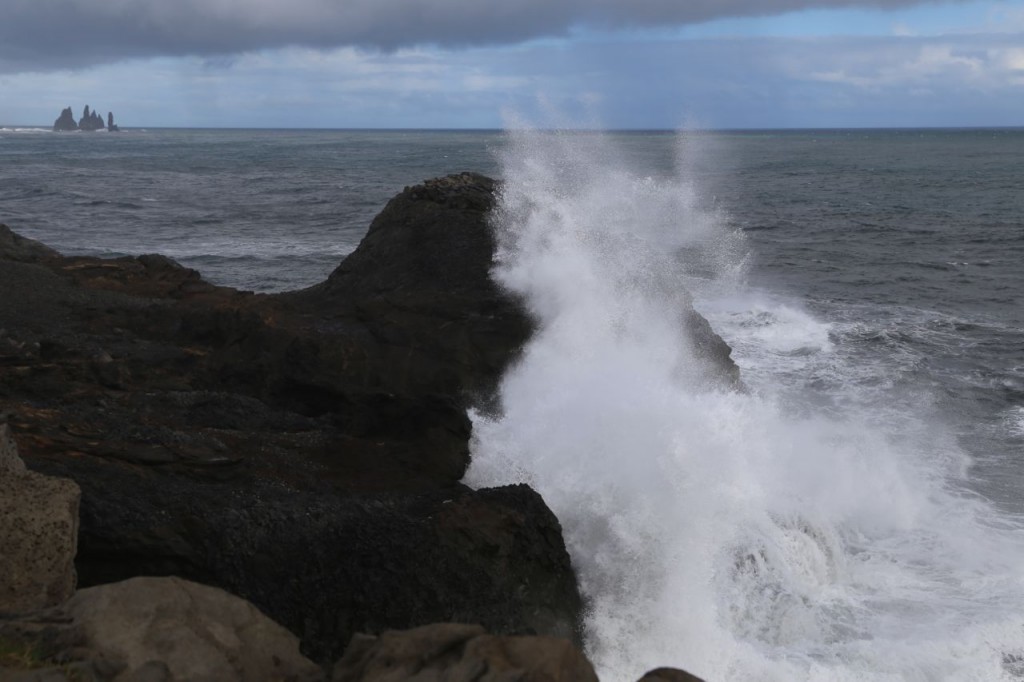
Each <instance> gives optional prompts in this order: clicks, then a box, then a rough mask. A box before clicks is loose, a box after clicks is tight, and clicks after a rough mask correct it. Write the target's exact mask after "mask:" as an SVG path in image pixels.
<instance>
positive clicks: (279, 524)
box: [0, 174, 736, 662]
mask: <svg viewBox="0 0 1024 682" xmlns="http://www.w3.org/2000/svg"><path fill="white" fill-rule="evenodd" d="M494 189H495V186H494V182H493V181H492V180H490V179H488V178H485V177H483V176H479V175H473V174H462V175H458V176H451V177H448V178H442V179H438V180H433V181H428V182H426V183H424V184H421V185H417V186H415V187H411V188H407V189H406V190H405V191H403V192H402V193H401V194H399V195H398V196H397V197H395V198H394V199H393V200H392V201H391V202H389V204H388V205H387V207H385V209H384V210H383V211H382V212H381V214H380V215H379V216H378V217H377V218H376V219H375V220H374V222H373V224H372V226H371V228H370V230H369V232H368V234H367V236H366V238H365V239H364V240H363V242H362V244H361V245H360V246H359V248H358V249H357V250H356V251H355V252H354V253H353V254H352V255H351V256H349V257H348V258H346V259H345V261H344V262H343V263H342V264H341V265H340V266H339V267H338V269H337V270H336V271H335V272H334V273H333V274H332V275H331V276H330V277H329V278H328V280H327V281H325V282H324V283H322V284H320V285H318V286H315V287H312V288H310V289H307V290H304V291H299V292H293V293H289V294H282V295H274V296H266V295H253V294H250V293H245V292H239V291H235V290H233V289H228V288H224V287H217V286H214V285H211V284H209V283H207V282H205V281H204V280H203V279H202V278H201V277H200V276H199V274H198V273H196V272H195V271H192V270H189V269H186V268H183V267H181V266H180V265H178V264H176V263H174V262H173V261H171V260H169V259H167V258H164V257H161V256H153V255H150V256H139V257H137V258H120V259H114V260H101V259H95V258H85V257H63V256H61V255H59V254H58V253H56V252H54V251H53V250H51V249H49V248H47V247H45V246H43V245H41V244H38V243H36V242H33V241H31V240H27V239H24V238H22V237H20V236H18V235H17V234H15V233H13V232H11V231H10V230H9V229H8V228H6V227H3V226H0V291H3V292H4V293H5V296H4V304H3V305H2V306H0V415H4V416H5V418H6V420H7V422H8V423H9V425H10V427H11V432H12V433H13V435H14V438H15V440H16V441H17V442H18V445H19V446H20V449H21V452H22V455H23V456H24V458H25V460H26V462H27V464H28V467H29V468H30V469H32V470H35V471H39V472H43V473H47V474H52V475H59V476H62V477H66V478H70V479H72V480H73V481H75V482H76V483H77V485H78V486H80V488H81V519H80V523H81V530H80V535H79V544H78V558H77V561H76V566H77V570H78V579H79V583H80V584H81V585H83V586H89V585H98V584H102V583H110V582H114V581H120V580H124V579H128V578H132V577H135V576H144V575H148V576H169V575H175V576H180V577H183V578H187V579H190V580H194V581H198V582H201V583H205V584H208V585H213V586H217V587H221V588H223V589H226V590H228V591H229V592H232V593H234V594H236V595H240V596H242V597H244V598H246V599H248V600H250V601H252V602H253V603H254V604H255V605H256V606H258V607H259V608H260V609H261V610H262V611H264V612H265V613H267V614H268V615H269V616H271V617H272V618H274V619H275V620H276V621H278V622H280V623H281V624H282V625H284V626H285V627H286V628H288V629H289V630H291V631H292V632H294V633H296V634H297V635H299V636H300V637H301V638H302V644H303V650H304V651H305V652H306V653H307V654H309V655H311V656H313V657H314V658H316V659H317V660H319V661H322V662H323V661H330V660H333V659H334V658H336V657H337V656H338V655H339V654H340V652H341V649H342V647H343V646H344V643H345V642H347V641H348V639H349V638H350V637H351V636H352V635H353V633H355V632H358V631H366V632H381V631H383V630H385V629H389V628H407V627H414V626H419V625H423V624H426V623H432V622H438V621H461V622H475V623H481V624H482V625H483V626H485V627H486V628H488V629H489V630H490V631H492V632H495V633H498V634H522V633H536V634H544V635H559V636H565V637H569V638H570V639H573V640H575V641H577V642H578V641H579V637H580V633H579V619H580V612H581V608H582V604H581V599H580V595H579V592H578V589H577V586H576V582H575V578H574V575H573V572H572V566H571V564H570V560H569V556H568V554H567V552H566V550H565V547H564V544H563V541H562V537H561V530H560V527H559V524H558V521H557V519H556V518H555V517H554V516H553V515H552V513H551V512H550V511H549V510H548V508H547V507H546V506H545V504H544V502H543V500H541V499H540V497H539V496H538V495H537V494H536V493H535V492H533V491H532V490H530V489H529V488H528V487H526V486H511V487H504V488H497V489H489V490H471V489H469V488H467V487H465V486H463V485H462V484H461V483H460V479H461V477H462V475H463V473H464V471H465V469H466V466H467V465H468V461H469V445H468V444H469V436H470V424H469V421H468V420H467V417H466V412H465V410H466V407H467V406H468V405H470V404H478V403H480V402H481V401H487V400H489V399H490V398H491V397H492V396H493V391H494V388H495V386H496V384H497V381H498V379H499V378H500V376H501V374H502V372H503V371H504V369H505V367H506V366H507V365H508V363H509V362H511V361H512V360H513V359H514V358H515V356H516V354H517V353H518V351H519V349H520V348H521V347H522V345H523V344H524V343H525V342H526V340H527V339H528V338H529V335H530V334H531V332H532V322H531V320H530V319H529V317H528V315H527V314H526V313H525V311H524V310H523V308H522V306H521V305H520V304H519V302H518V301H516V300H515V299H513V298H511V297H510V296H508V295H507V294H506V293H505V292H503V291H502V290H500V289H499V288H498V287H497V286H496V285H495V284H494V283H493V282H492V281H491V279H490V277H489V275H488V273H489V269H490V266H491V261H492V257H493V250H494V241H493V237H492V235H491V232H490V228H489V226H488V222H487V216H488V212H489V211H490V209H491V208H492V206H493V203H494ZM681 313H683V314H686V315H691V316H697V313H696V312H694V311H692V310H687V311H681ZM698 317H699V316H698ZM701 319H702V318H701ZM687 328H688V329H690V330H691V331H690V332H689V333H692V334H694V335H696V336H695V341H696V342H697V344H696V345H698V347H703V348H705V349H707V352H706V357H707V361H708V362H709V363H712V365H713V366H715V367H717V368H718V370H719V372H720V373H721V376H722V377H723V380H724V381H733V380H734V377H735V374H736V370H735V365H733V364H732V362H731V360H730V359H729V350H728V346H726V345H725V344H724V342H722V341H721V339H719V338H718V337H717V336H716V335H715V334H714V332H713V331H711V329H710V327H709V326H708V325H707V324H706V322H705V323H703V324H691V325H688V327H687Z"/></svg>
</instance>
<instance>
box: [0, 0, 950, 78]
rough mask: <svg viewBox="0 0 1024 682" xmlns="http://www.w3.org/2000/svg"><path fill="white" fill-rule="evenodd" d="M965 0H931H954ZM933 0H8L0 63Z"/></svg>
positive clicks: (548, 30) (531, 30) (395, 42)
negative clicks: (286, 0)
mask: <svg viewBox="0 0 1024 682" xmlns="http://www.w3.org/2000/svg"><path fill="white" fill-rule="evenodd" d="M964 1H966V0H944V2H943V1H942V0H930V4H951V3H955V2H964ZM927 2H929V0H501V1H488V0H430V2H426V1H425V0H288V2H281V0H46V1H45V2H44V1H42V0H5V8H4V10H3V21H2V22H0V68H5V69H7V70H12V69H18V70H24V69H35V70H49V69H54V68H77V67H80V66H82V65H88V64H94V63H102V62H111V61H117V60H120V59H124V58H130V57H147V56H158V55H167V56H182V55H213V54H234V53H240V52H246V51H259V50H263V49H270V48H281V47H286V46H290V45H300V46H306V47H314V48H323V49H326V48H333V47H340V46H346V45H349V46H359V47H364V48H365V47H370V48H382V49H386V50H391V49H396V48H399V47H408V46H413V45H426V44H429V45H441V46H449V47H451V46H466V45H486V44H498V43H506V44H507V43H515V42H520V41H523V40H526V39H531V38H537V37H543V36H558V35H566V34H567V32H569V31H570V30H571V29H572V28H574V27H579V26H592V27H606V28H613V29H614V28H628V27H657V26H679V25H683V24H688V23H695V22H703V21H708V20H711V19H716V18H723V17H743V16H767V15H772V14H780V13H785V12H792V11H798V10H802V9H807V8H840V7H865V8H895V7H905V6H910V5H916V4H922V3H927Z"/></svg>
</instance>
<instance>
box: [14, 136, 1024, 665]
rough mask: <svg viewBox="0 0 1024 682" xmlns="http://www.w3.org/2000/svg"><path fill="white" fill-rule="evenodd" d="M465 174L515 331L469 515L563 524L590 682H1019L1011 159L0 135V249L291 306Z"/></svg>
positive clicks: (999, 153)
mask: <svg viewBox="0 0 1024 682" xmlns="http://www.w3.org/2000/svg"><path fill="white" fill-rule="evenodd" d="M463 170H474V171H479V172H482V173H485V174H490V175H494V176H496V177H500V178H502V179H503V180H504V185H503V187H504V189H503V192H502V196H501V200H500V202H499V208H498V210H497V211H496V213H495V216H494V224H495V229H496V230H497V231H498V235H499V245H500V249H499V258H498V261H497V263H496V265H495V270H494V276H495V277H496V278H497V279H498V280H499V281H500V282H501V283H502V284H503V285H505V286H507V287H509V288H510V289H512V290H514V291H517V292H519V293H520V294H522V295H523V296H525V297H526V300H527V301H528V302H529V305H530V307H531V310H532V312H533V313H534V315H535V316H536V317H537V319H538V321H539V323H540V331H539V332H538V333H537V334H536V336H535V338H534V339H533V340H532V341H531V343H530V345H529V346H528V348H527V349H526V350H525V352H524V356H523V358H522V360H521V362H519V363H518V364H517V365H516V366H515V367H514V368H512V369H511V370H510V371H509V372H508V375H507V376H506V377H505V379H504V381H503V384H502V404H503V411H502V414H501V415H500V416H497V417H495V416H488V415H483V414H476V413H473V414H471V417H472V418H473V420H474V434H475V435H474V442H473V464H472V466H471V468H470V471H469V473H468V474H467V482H468V483H469V484H471V485H474V486H484V485H499V484H505V483H512V482H520V481H525V482H528V483H530V484H531V485H532V486H534V487H535V488H536V489H537V490H538V491H540V492H541V494H542V495H543V496H544V498H545V500H546V501H547V502H548V504H549V505H550V506H551V507H552V509H553V510H554V511H555V513H556V514H557V515H558V517H559V519H560V521H561V523H562V525H563V528H564V531H565V536H566V542H567V545H568V546H569V549H570V553H571V554H572V557H573V562H574V565H575V567H576V570H577V572H578V574H579V578H580V582H581V586H582V589H583V591H584V593H585V596H586V599H587V602H588V611H587V620H586V640H587V648H588V654H589V655H590V656H591V657H592V659H593V660H594V662H595V664H596V666H597V668H598V672H599V674H600V675H601V677H602V679H604V680H632V679H636V678H638V677H639V676H640V674H641V673H642V672H644V670H646V669H649V668H652V667H655V666H658V665H674V666H678V667H683V668H686V669H688V670H690V671H691V672H693V673H695V674H698V675H701V676H703V677H705V678H706V679H707V680H709V682H713V681H716V680H779V681H783V680H785V681H789V680H1000V679H1006V680H1013V679H1024V495H1022V491H1024V304H1022V302H1021V301H1022V299H1024V266H1022V262H1024V192H1021V191H1020V186H1021V183H1022V182H1024V130H1021V129H1009V130H994V129H993V130H803V131H742V132H700V131H690V132H679V133H673V132H650V133H644V132H629V133H596V132H538V131H528V130H518V131H512V132H507V133H504V132H500V131H286V130H282V131H251V130H158V129H154V130H140V129H130V130H125V131H123V132H121V133H118V134H110V133H94V134H83V133H72V134H53V133H50V132H48V131H46V130H42V129H32V128H18V129H14V128H4V129H0V222H3V223H6V224H7V225H9V226H10V227H11V228H12V229H14V230H15V231H17V232H19V233H21V234H23V235H25V236H28V237H32V238H34V239H39V240H41V241H43V242H45V243H47V244H49V245H50V246H53V247H55V248H57V249H58V250H61V251H62V252H64V253H68V254H88V255H99V256H115V255H124V254H140V253H149V252H159V253H163V254H166V255H169V256H171V257H173V258H175V259H177V260H178V261H180V262H181V263H183V264H185V265H187V266H189V267H193V268H195V269H197V270H199V271H200V272H201V273H202V274H203V275H204V276H205V277H207V278H208V279H209V280H211V281H213V282H216V283H220V284H226V285H231V286H236V287H240V288H244V289H250V290H255V291H263V292H272V291H283V290H289V289H295V288H301V287H304V286H309V285H311V284H314V283H316V282H318V281H320V280H322V279H323V278H324V277H326V275H327V274H328V273H329V272H330V271H331V270H332V269H333V268H334V267H335V266H336V265H337V263H338V262H339V261H340V260H341V259H342V258H343V257H344V256H345V254H347V253H349V252H350V251H351V250H352V249H354V248H355V246H356V245H357V244H358V242H359V240H360V238H361V237H362V235H363V234H364V233H365V231H366V229H367V227H368V225H369V222H370V220H371V219H372V218H373V216H374V215H375V214H376V213H377V212H378V211H379V210H380V209H381V208H382V207H383V205H384V204H385V203H386V201H387V200H388V199H389V198H390V197H391V196H393V195H394V194H395V193H397V192H398V191H400V190H401V189H402V188H403V187H404V186H407V185H412V184H415V183H417V182H419V181H421V180H424V179H426V178H429V177H433V176H437V175H442V174H446V173H451V172H458V171H463ZM686 292H689V294H687V293H686ZM689 295H692V297H693V302H694V305H695V307H697V309H698V310H700V311H701V312H702V313H703V314H704V315H705V316H706V317H707V318H708V319H709V320H710V322H711V324H712V325H713V326H714V327H715V329H716V330H717V331H718V332H719V333H720V334H721V335H722V336H723V338H725V339H726V341H728V342H729V344H730V345H731V346H732V348H733V349H734V352H733V357H734V359H735V360H736V362H737V364H738V365H739V366H740V368H741V372H742V377H743V382H744V384H745V388H744V390H742V391H725V390H723V389H721V388H716V387H715V386H714V385H713V384H710V383H708V382H704V381H700V380H699V377H696V376H695V374H694V372H692V371H687V369H688V368H689V367H691V366H692V357H691V356H692V353H691V352H690V349H688V348H687V347H686V345H685V343H684V342H683V336H684V335H682V334H681V333H680V330H679V327H678V324H679V315H678V311H679V310H680V308H681V306H683V305H685V304H686V301H687V300H688V296H689ZM0 300H2V299H0ZM0 304H2V303H0Z"/></svg>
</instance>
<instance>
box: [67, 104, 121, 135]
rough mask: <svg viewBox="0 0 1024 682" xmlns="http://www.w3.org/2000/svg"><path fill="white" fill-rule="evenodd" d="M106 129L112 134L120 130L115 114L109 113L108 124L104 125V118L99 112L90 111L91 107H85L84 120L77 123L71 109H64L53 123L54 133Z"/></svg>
mask: <svg viewBox="0 0 1024 682" xmlns="http://www.w3.org/2000/svg"><path fill="white" fill-rule="evenodd" d="M103 128H106V129H107V130H109V131H110V132H117V131H118V130H120V128H118V127H117V125H116V124H115V123H114V114H113V113H112V112H108V113H107V122H106V124H104V123H103V116H101V115H100V113H99V112H98V111H90V110H89V105H88V104H86V105H85V109H84V110H83V111H82V118H81V119H79V120H78V121H77V122H76V121H75V115H74V114H73V113H72V111H71V107H68V108H67V109H64V110H63V111H62V112H60V116H59V117H58V118H57V120H56V121H54V122H53V131H54V132H67V131H71V130H87V131H91V130H101V129H103Z"/></svg>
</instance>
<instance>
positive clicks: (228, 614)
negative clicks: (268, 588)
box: [64, 578, 323, 682]
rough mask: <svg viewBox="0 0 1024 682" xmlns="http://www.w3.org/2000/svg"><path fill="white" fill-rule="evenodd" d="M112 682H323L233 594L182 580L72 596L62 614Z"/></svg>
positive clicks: (289, 640) (276, 629) (289, 638)
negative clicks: (104, 663) (108, 667)
mask: <svg viewBox="0 0 1024 682" xmlns="http://www.w3.org/2000/svg"><path fill="white" fill-rule="evenodd" d="M64 611H66V613H67V614H68V615H69V616H70V617H71V618H72V619H73V622H74V628H75V629H76V630H77V632H78V633H79V635H80V636H81V638H82V641H81V644H80V647H81V648H85V649H88V650H90V651H91V655H92V656H94V657H98V658H109V659H114V660H118V661H120V662H122V663H123V664H124V665H125V667H124V672H122V673H121V674H120V675H119V676H118V677H117V678H116V679H117V680H134V681H137V682H141V681H142V680H147V681H150V680H154V681H155V680H161V681H166V682H233V681H236V680H237V681H238V682H262V681H266V682H271V681H273V682H285V681H289V682H305V681H314V680H318V679H322V677H323V673H322V671H321V670H320V668H319V667H318V666H316V665H315V664H314V663H312V662H311V661H310V660H308V659H307V658H305V657H304V656H302V655H301V654H300V653H299V640H298V638H297V637H295V635H293V634H291V633H290V632H288V631H287V630H285V629H284V628H283V627H281V626H280V625H278V624H277V623H275V622H274V621H272V620H270V619H269V618H267V617H266V616H264V615H263V614H262V613H260V611H259V610H258V609H257V608H256V607H255V606H253V605H252V604H250V603H249V602H247V601H245V600H244V599H240V598H238V597H235V596H233V595H230V594H228V593H227V592H224V591H223V590H219V589H217V588H214V587H208V586H206V585H199V584H197V583H191V582H188V581H186V580H181V579H180V578H133V579H131V580H126V581H124V582H120V583H114V584H110V585H100V586H98V587H91V588H88V589H84V590H81V591H80V592H78V593H77V594H76V595H75V596H74V597H73V598H72V599H71V600H70V601H69V602H68V604H67V606H66V608H65V609H64Z"/></svg>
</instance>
